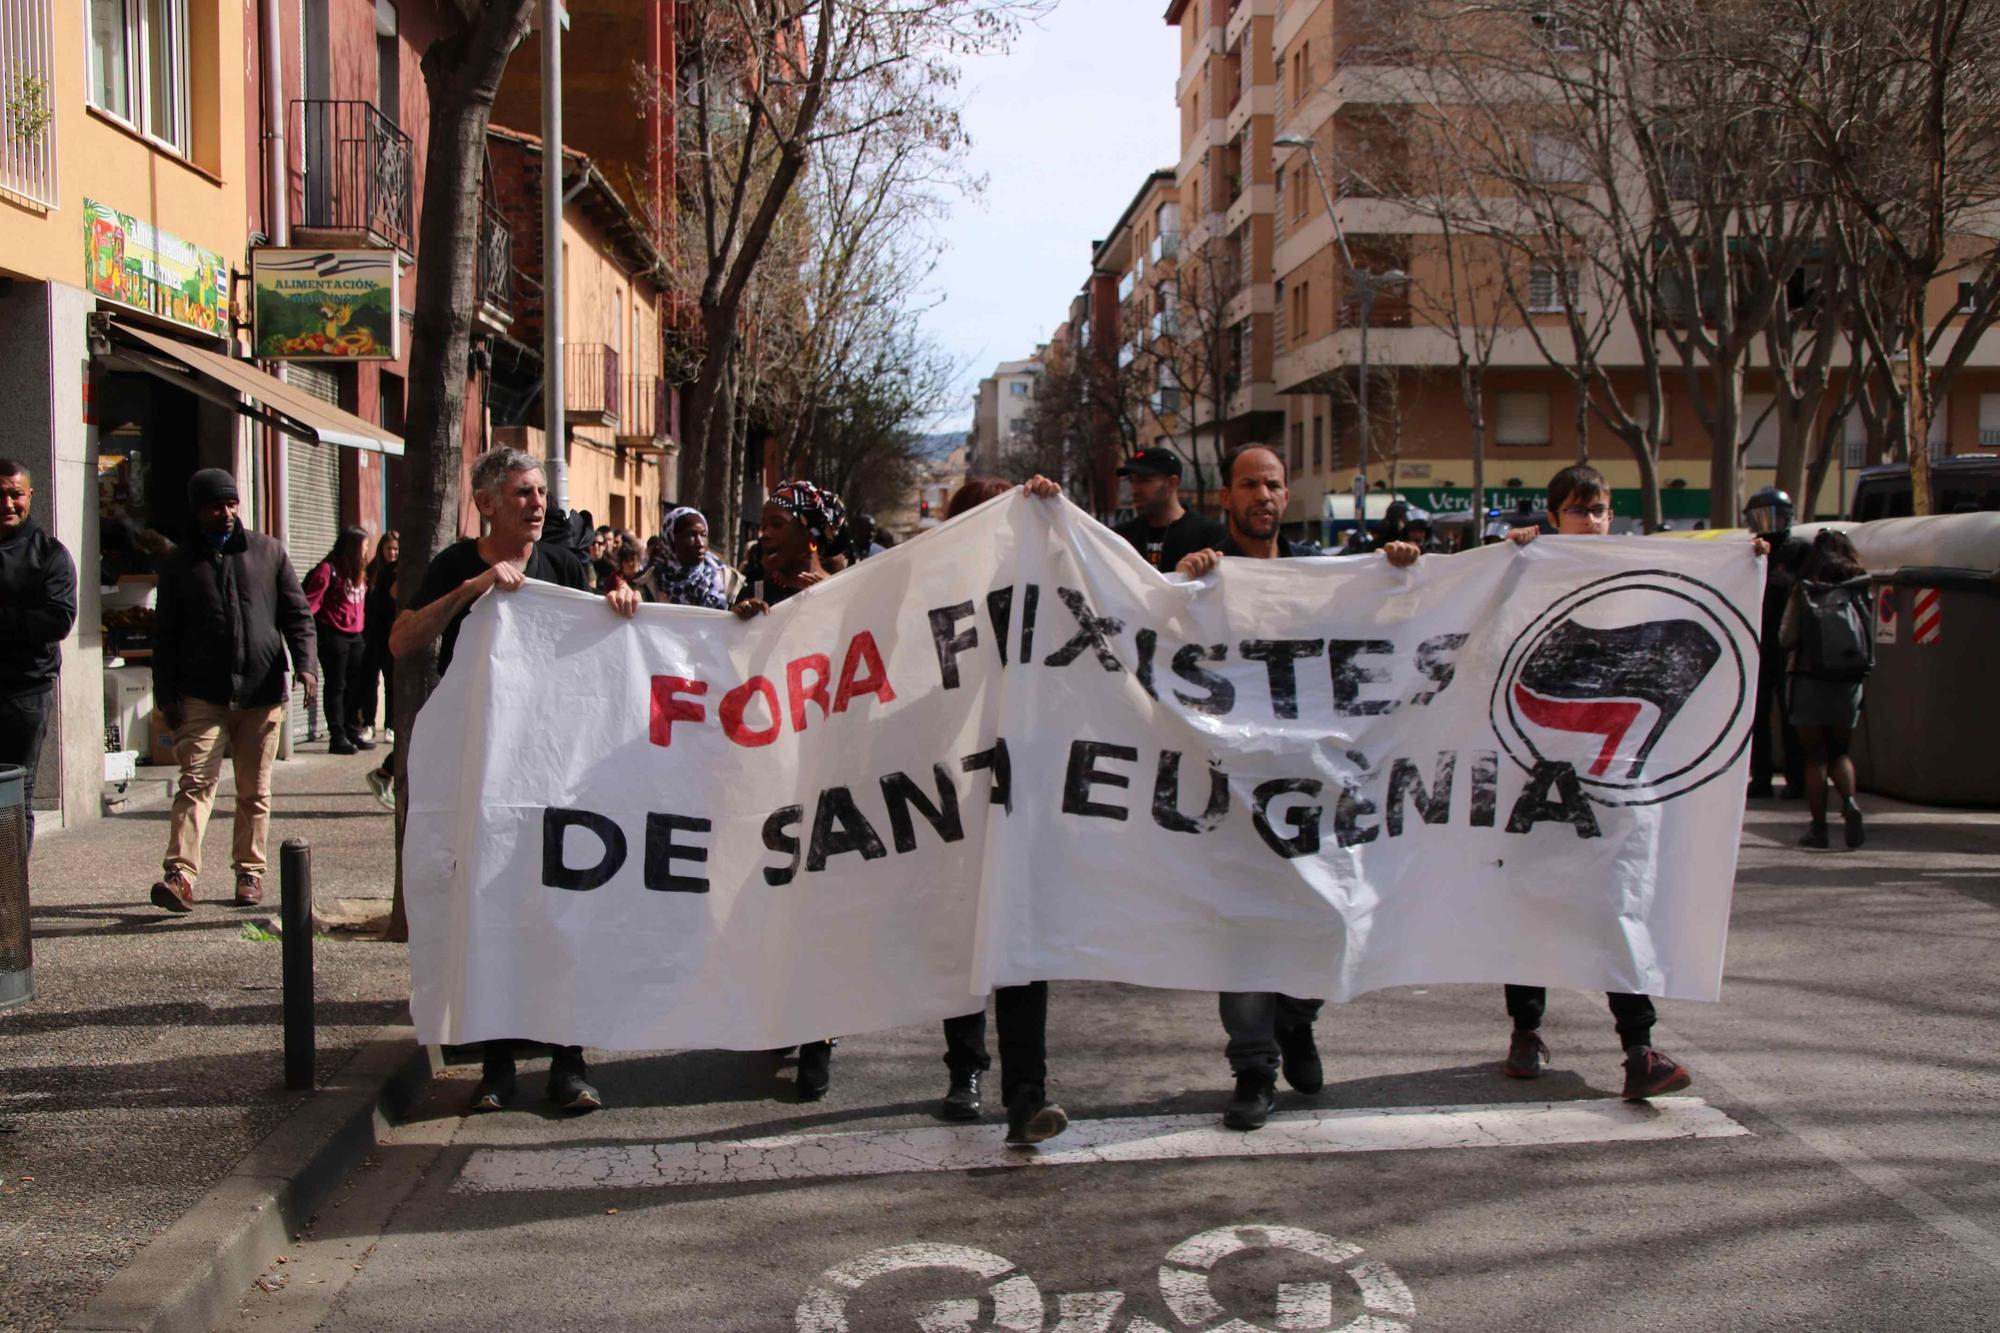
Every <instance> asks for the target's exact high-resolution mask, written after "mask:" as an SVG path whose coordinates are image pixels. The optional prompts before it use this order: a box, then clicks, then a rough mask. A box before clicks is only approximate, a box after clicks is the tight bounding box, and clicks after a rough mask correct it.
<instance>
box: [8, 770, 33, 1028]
mask: <svg viewBox="0 0 2000 1333" xmlns="http://www.w3.org/2000/svg"><path fill="white" fill-rule="evenodd" d="M27 776H28V772H27V770H26V769H23V768H17V767H15V766H13V765H11V764H9V765H6V766H4V767H0V1009H9V1008H12V1007H13V1006H15V1005H17V1004H22V1003H25V1002H26V1001H28V1000H30V999H32V998H34V994H35V954H34V945H33V943H32V941H31V940H30V939H29V937H28V803H27V791H26V788H27Z"/></svg>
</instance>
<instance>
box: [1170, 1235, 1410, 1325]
mask: <svg viewBox="0 0 2000 1333" xmlns="http://www.w3.org/2000/svg"><path fill="white" fill-rule="evenodd" d="M1246 1250H1289V1251H1291V1252H1293V1253H1294V1254H1302V1255H1306V1256H1308V1257H1310V1258H1313V1259H1317V1260H1319V1261H1321V1262H1322V1263H1324V1264H1327V1265H1328V1266H1330V1267H1333V1268H1338V1269H1340V1270H1341V1272H1342V1273H1344V1274H1345V1275H1346V1276H1347V1278H1348V1280H1349V1281H1350V1282H1352V1283H1353V1284H1354V1288H1355V1290H1356V1291H1357V1292H1358V1293H1359V1294H1360V1296H1361V1303H1362V1305H1363V1306H1364V1307H1365V1308H1366V1310H1367V1313H1366V1314H1363V1315H1359V1316H1357V1317H1355V1318H1353V1319H1350V1320H1348V1321H1347V1322H1345V1323H1343V1324H1340V1325H1338V1326H1337V1327H1336V1326H1334V1324H1333V1318H1334V1315H1333V1309H1334V1291H1333V1284H1332V1283H1330V1282H1284V1283H1280V1284H1279V1286H1278V1292H1277V1314H1278V1327H1280V1328H1285V1329H1308V1330H1315V1331H1323V1333H1395V1331H1396V1330H1400V1329H1405V1328H1407V1327H1409V1325H1408V1323H1407V1322H1406V1321H1407V1320H1410V1319H1413V1318H1415V1317H1416V1313H1417V1305H1416V1300H1415V1298H1414V1297H1412V1296H1411V1295H1410V1289H1409V1287H1407V1286H1405V1285H1404V1283H1403V1280H1402V1279H1401V1278H1400V1277H1398V1276H1396V1273H1395V1270H1394V1269H1392V1268H1390V1267H1389V1266H1388V1265H1387V1264H1384V1263H1380V1262H1378V1261H1376V1260H1373V1259H1363V1258H1362V1257H1361V1247H1360V1246H1359V1245H1356V1244H1353V1243H1352V1242H1350V1241H1344V1240H1337V1239H1335V1238H1334V1237H1332V1236H1324V1235H1321V1234H1320V1233H1319V1232H1317V1231H1307V1230H1306V1229H1305V1228H1303V1227H1286V1226H1228V1227H1217V1228H1215V1229H1214V1230H1213V1231H1204V1232H1202V1233H1201V1234H1200V1235H1199V1236H1192V1237H1190V1238H1189V1239H1187V1240H1184V1241H1182V1242H1181V1243H1180V1244H1179V1245H1176V1246H1175V1247H1174V1248H1173V1249H1172V1250H1171V1251H1170V1252H1169V1253H1168V1254H1167V1259H1166V1262H1165V1263H1163V1264H1161V1265H1160V1297H1161V1299H1162V1300H1164V1301H1165V1302H1166V1306H1167V1309H1168V1310H1169V1311H1171V1312H1172V1314H1173V1316H1174V1318H1175V1319H1177V1320H1179V1321H1180V1322H1181V1323H1182V1324H1184V1325H1186V1326H1187V1327H1189V1328H1201V1329H1208V1330H1209V1333H1265V1330H1264V1329H1262V1328H1261V1327H1260V1326H1259V1325H1257V1324H1253V1323H1250V1322H1249V1321H1248V1320H1246V1319H1241V1318H1235V1319H1228V1314H1229V1312H1228V1311H1227V1310H1225V1309H1224V1308H1223V1307H1222V1304H1221V1303H1220V1302H1219V1301H1217V1300H1216V1299H1215V1295H1214V1293H1213V1292H1212V1291H1210V1289H1209V1275H1210V1274H1211V1273H1212V1272H1214V1270H1215V1267H1216V1265H1217V1264H1219V1263H1221V1262H1222V1261H1223V1260H1224V1259H1227V1258H1228V1257H1229V1256H1231V1255H1233V1254H1240V1253H1243V1252H1244V1251H1246ZM1220 1319H1227V1322H1226V1323H1216V1322H1215V1321H1217V1320H1220Z"/></svg>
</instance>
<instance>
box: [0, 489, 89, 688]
mask: <svg viewBox="0 0 2000 1333" xmlns="http://www.w3.org/2000/svg"><path fill="white" fill-rule="evenodd" d="M75 624H76V564H75V562H73V561H72V560H71V559H70V558H69V552H68V551H65V550H64V549H63V545H62V543H61V542H59V541H57V540H56V539H55V538H54V537H51V536H49V534H48V533H46V532H44V531H42V529H41V527H40V526H39V525H38V524H37V523H36V522H35V520H33V519H32V518H31V519H29V520H27V521H26V522H24V523H23V524H21V526H20V527H18V528H16V529H15V530H14V534H13V535H12V536H11V537H6V538H0V697H7V698H14V697H18V696H20V695H24V694H40V693H41V692H42V691H44V690H46V689H48V688H50V687H51V686H52V685H54V684H55V679H56V672H57V671H58V670H59V669H60V668H61V666H62V648H61V647H60V645H61V643H62V641H63V640H64V639H66V638H68V637H69V631H70V627H71V626H73V625H75Z"/></svg>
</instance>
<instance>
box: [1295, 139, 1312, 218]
mask: <svg viewBox="0 0 2000 1333" xmlns="http://www.w3.org/2000/svg"><path fill="white" fill-rule="evenodd" d="M1307 151H1309V152H1310V151H1311V150H1310V149H1308V150H1307ZM1306 170H1307V168H1305V167H1302V166H1301V167H1293V168H1292V221H1294V222H1298V221H1301V220H1303V219H1304V217H1305V215H1306Z"/></svg>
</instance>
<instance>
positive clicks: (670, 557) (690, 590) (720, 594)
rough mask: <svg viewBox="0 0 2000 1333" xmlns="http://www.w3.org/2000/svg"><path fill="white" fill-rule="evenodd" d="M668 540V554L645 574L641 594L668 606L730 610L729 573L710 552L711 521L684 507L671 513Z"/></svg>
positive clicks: (654, 563)
mask: <svg viewBox="0 0 2000 1333" xmlns="http://www.w3.org/2000/svg"><path fill="white" fill-rule="evenodd" d="M665 537H666V546H667V549H666V552H665V554H664V555H663V556H662V557H661V558H660V559H658V560H656V561H654V562H653V566H652V568H650V569H648V570H647V571H646V575H645V577H644V578H643V579H641V580H640V583H639V587H640V591H641V592H643V593H645V594H646V597H647V599H648V600H650V601H655V602H665V603H666V604H667V605H669V606H705V607H708V608H709V609H711V610H714V611H722V610H725V609H727V608H728V606H729V590H728V582H729V571H728V569H727V568H726V567H725V566H724V565H723V563H722V561H720V560H718V559H716V557H715V553H714V552H712V551H710V550H709V549H708V520H707V519H705V518H703V517H702V515H701V511H700V510H699V509H692V508H689V507H688V506H686V505H682V506H681V507H680V508H679V509H675V510H673V511H672V512H670V513H669V514H668V515H667V521H666V524H665Z"/></svg>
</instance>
